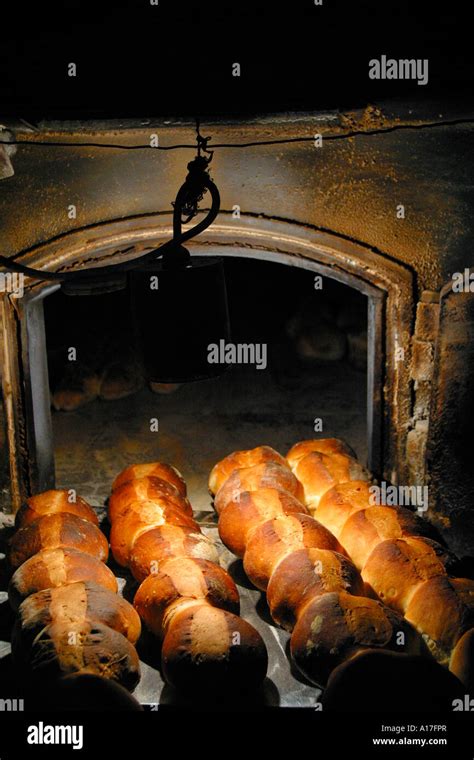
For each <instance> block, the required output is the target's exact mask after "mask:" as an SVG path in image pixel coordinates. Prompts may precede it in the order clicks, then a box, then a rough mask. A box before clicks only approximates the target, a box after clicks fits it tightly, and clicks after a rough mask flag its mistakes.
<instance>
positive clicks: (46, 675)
mask: <svg viewBox="0 0 474 760" xmlns="http://www.w3.org/2000/svg"><path fill="white" fill-rule="evenodd" d="M23 667H24V671H25V674H26V675H27V677H28V679H31V678H33V679H35V680H36V679H47V680H50V679H52V678H57V677H59V676H62V675H67V674H69V673H89V674H92V675H96V676H101V677H103V678H109V679H111V680H112V681H117V683H119V684H121V685H122V686H125V688H127V689H130V690H132V689H134V688H135V686H136V685H137V683H138V681H139V680H140V663H139V659H138V655H137V652H136V649H135V647H133V646H132V644H130V642H129V641H128V640H127V639H126V638H125V636H122V634H121V633H117V631H114V630H113V629H112V628H109V627H108V626H106V625H102V624H100V623H97V622H95V621H89V620H83V621H82V622H78V623H73V622H71V621H69V622H67V623H64V622H61V623H52V624H51V625H48V626H46V628H43V630H42V631H41V633H40V634H39V635H38V636H37V637H36V638H35V639H34V641H33V644H32V647H31V649H30V650H29V652H28V653H27V656H26V658H25V660H24V662H23Z"/></svg>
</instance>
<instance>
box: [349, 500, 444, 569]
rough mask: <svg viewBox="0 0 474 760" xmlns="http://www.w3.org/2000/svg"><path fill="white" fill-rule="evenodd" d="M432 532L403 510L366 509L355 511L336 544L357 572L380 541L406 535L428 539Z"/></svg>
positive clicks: (424, 522)
mask: <svg viewBox="0 0 474 760" xmlns="http://www.w3.org/2000/svg"><path fill="white" fill-rule="evenodd" d="M432 535H433V529H432V528H431V526H430V524H429V523H428V522H427V521H426V520H421V519H420V518H419V517H418V516H417V515H415V514H413V512H410V511H409V510H408V509H404V508H403V507H384V506H376V507H368V508H367V509H360V510H358V511H356V512H354V513H353V514H352V515H350V517H348V519H347V520H346V522H345V523H344V526H343V528H342V530H341V533H340V535H339V541H340V542H341V544H342V546H343V547H344V549H345V550H346V552H347V553H348V555H349V557H350V558H351V559H352V561H353V563H354V564H355V566H356V567H357V569H358V570H362V568H363V566H364V564H365V562H366V561H367V559H368V558H369V556H370V554H371V552H372V550H373V549H374V548H375V547H376V546H377V544H379V543H380V542H381V541H386V540H387V539H389V538H405V537H406V536H425V537H426V538H430V537H431V536H432Z"/></svg>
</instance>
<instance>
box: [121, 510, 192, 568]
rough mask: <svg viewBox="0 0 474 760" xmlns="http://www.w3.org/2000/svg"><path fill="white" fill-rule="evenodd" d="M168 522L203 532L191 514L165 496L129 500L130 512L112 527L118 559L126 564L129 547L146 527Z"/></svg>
mask: <svg viewBox="0 0 474 760" xmlns="http://www.w3.org/2000/svg"><path fill="white" fill-rule="evenodd" d="M165 523H168V524H169V525H180V526H181V527H183V528H192V529H193V530H194V531H196V532H197V533H199V532H200V528H199V525H198V524H197V522H196V521H195V520H193V518H192V517H189V515H187V514H186V513H185V512H183V511H182V510H180V509H177V508H176V507H174V506H173V505H170V504H169V502H167V500H166V499H165V498H162V497H160V498H155V499H154V500H153V501H134V502H130V504H129V505H128V509H127V512H126V513H125V514H124V515H123V516H122V517H119V518H118V519H117V520H114V522H113V524H112V529H111V531H110V548H111V549H112V554H113V555H114V559H115V561H116V562H118V564H119V565H122V566H123V567H127V565H128V564H129V561H130V551H131V549H132V547H133V544H134V543H135V541H136V540H137V538H138V537H139V536H140V535H141V534H142V533H145V532H146V531H147V530H151V528H158V527H159V526H160V525H164V524H165Z"/></svg>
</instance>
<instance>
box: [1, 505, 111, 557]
mask: <svg viewBox="0 0 474 760" xmlns="http://www.w3.org/2000/svg"><path fill="white" fill-rule="evenodd" d="M61 547H63V548H64V547H69V548H71V549H77V550H78V551H81V552H84V553H85V554H90V555H91V556H92V557H96V558H97V559H100V560H102V561H103V562H106V561H107V558H108V556H109V544H108V542H107V539H106V537H105V536H104V534H103V533H102V532H101V531H100V530H99V528H98V527H97V526H96V525H94V524H93V523H91V522H90V521H89V520H84V519H83V518H82V517H78V516H77V515H73V514H70V513H68V512H61V513H56V514H50V515H45V516H44V517H40V518H39V519H38V520H35V521H34V522H32V523H29V524H28V525H25V527H24V528H20V529H19V530H17V532H16V533H15V535H14V536H13V538H12V539H11V542H10V550H9V554H8V559H9V563H10V566H11V567H12V568H13V569H16V568H17V567H19V566H20V565H21V564H23V562H26V560H27V559H29V558H30V557H32V556H33V555H34V554H37V553H38V552H40V551H42V550H43V549H58V548H61Z"/></svg>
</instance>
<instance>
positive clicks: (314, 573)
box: [267, 549, 364, 631]
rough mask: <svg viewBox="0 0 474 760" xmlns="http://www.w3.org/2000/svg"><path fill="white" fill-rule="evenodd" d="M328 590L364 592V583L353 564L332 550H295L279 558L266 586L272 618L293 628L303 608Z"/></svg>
mask: <svg viewBox="0 0 474 760" xmlns="http://www.w3.org/2000/svg"><path fill="white" fill-rule="evenodd" d="M331 591H346V592H347V593H348V594H354V595H355V596H357V595H363V594H364V584H363V582H362V578H361V577H360V575H359V573H358V572H357V570H356V568H355V566H354V565H353V563H352V562H351V561H350V560H349V559H347V557H344V556H343V555H342V554H339V553H338V552H335V551H328V550H327V549H298V550H297V551H294V552H291V554H288V556H287V557H285V558H284V559H282V560H281V562H280V563H279V564H278V565H277V566H276V569H275V570H274V571H273V573H272V575H271V577H270V581H269V583H268V588H267V602H268V606H269V608H270V613H271V616H272V618H273V620H274V621H275V622H276V623H278V625H281V626H282V628H286V630H287V631H292V630H293V628H294V626H295V623H296V620H297V618H298V616H299V614H300V611H301V610H302V609H303V607H304V606H305V605H306V604H307V603H308V602H309V601H311V599H313V598H315V597H316V596H321V595H322V594H327V593H329V592H331Z"/></svg>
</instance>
